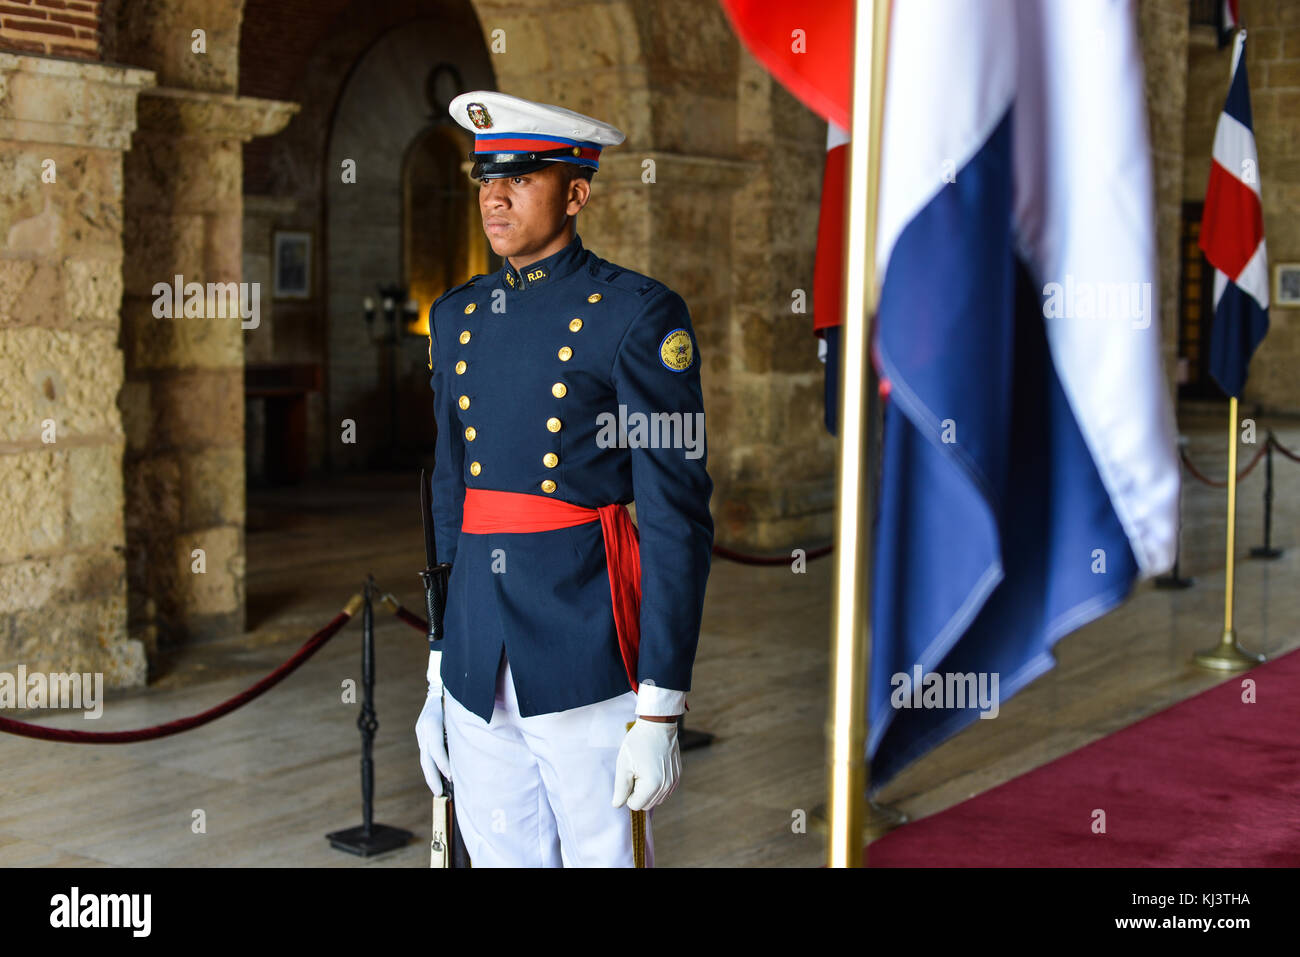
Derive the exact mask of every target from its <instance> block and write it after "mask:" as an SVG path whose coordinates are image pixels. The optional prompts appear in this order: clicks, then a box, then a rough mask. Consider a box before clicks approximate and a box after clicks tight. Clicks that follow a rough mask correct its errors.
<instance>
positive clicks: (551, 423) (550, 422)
mask: <svg viewBox="0 0 1300 957" xmlns="http://www.w3.org/2000/svg"><path fill="white" fill-rule="evenodd" d="M546 428H547V429H548V430H549V431H551V432H558V431H560V420H559V419H557V418H556V417H555V416H551V417H550V418H549V419H547V420H546Z"/></svg>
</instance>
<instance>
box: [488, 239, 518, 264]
mask: <svg viewBox="0 0 1300 957" xmlns="http://www.w3.org/2000/svg"><path fill="white" fill-rule="evenodd" d="M485 235H486V236H487V241H488V245H489V246H491V247H492V251H493V252H494V253H496V254H497V255H498V256H500V257H502V258H503V259H504V258H505V257H507V256H513V255H514V254H515V253H517V252H518V251H519V249H518V247H519V243H517V242H514V241H513V240H512V239H507V238H506V237H505V236H493V235H492V234H491V233H485Z"/></svg>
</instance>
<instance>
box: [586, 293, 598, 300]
mask: <svg viewBox="0 0 1300 957" xmlns="http://www.w3.org/2000/svg"><path fill="white" fill-rule="evenodd" d="M587 302H600V293H598V292H593V293H592V294H591V295H590V296H588V297H587Z"/></svg>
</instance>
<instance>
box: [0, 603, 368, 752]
mask: <svg viewBox="0 0 1300 957" xmlns="http://www.w3.org/2000/svg"><path fill="white" fill-rule="evenodd" d="M360 605H361V597H360V596H359V595H357V596H353V598H352V600H351V601H349V602H348V604H347V607H345V608H344V609H343V610H342V611H341V612H339V613H338V614H337V615H335V616H334V618H333V619H332V620H331V621H330V623H329V624H328V625H326V626H325V627H324V628H322V629H321V630H320V631H318V632H316V634H314V635H312V636H311V637H310V638H308V639H307V640H306V641H305V642H304V643H303V645H302V647H301V648H299V649H298V650H297V651H295V652H294V653H293V655H292V657H290V658H289V660H287V661H286V662H285V663H284V664H282V665H280V667H278V668H276V669H275V670H274V671H272V672H271V673H270V674H269V675H267V676H266V677H265V678H263V679H262V680H261V681H259V682H258V683H257V684H255V685H252V686H251V687H249V688H246V689H244V690H243V691H241V692H240V693H239V694H237V695H235V696H234V697H233V698H228V699H226V700H225V701H223V702H221V704H219V705H217V706H215V707H212V708H209V709H208V710H207V711H203V712H201V713H199V714H192V715H190V716H189V717H188V718H177V719H176V720H175V721H168V722H167V723H166V724H155V725H152V726H150V727H148V728H136V729H135V730H134V731H70V730H65V729H63V728H47V727H44V726H43V725H39V724H28V723H27V722H25V721H15V720H13V719H12V718H3V717H0V731H3V732H5V733H6V734H17V735H21V736H22V737H24V738H38V739H40V740H42V741H71V742H74V743H77V744H130V743H131V742H133V741H152V740H154V739H155V738H165V737H167V736H168V735H172V734H180V733H181V732H182V731H189V730H190V729H191V728H197V727H199V726H200V725H204V724H207V723H208V722H209V721H215V720H216V719H217V718H220V717H221V716H222V715H224V714H229V713H230V712H231V711H234V710H235V709H236V708H238V707H240V706H241V705H245V704H248V702H250V701H252V700H253V699H254V698H256V697H258V696H260V695H262V694H264V693H266V692H267V691H269V690H271V689H272V688H274V687H275V686H276V685H277V684H279V683H280V682H281V681H283V680H284V679H285V678H287V677H288V676H289V675H290V674H292V673H293V672H294V671H295V670H297V668H298V666H299V665H301V664H302V663H303V662H305V661H306V660H307V659H308V658H310V657H311V656H312V655H314V654H315V653H316V652H317V651H319V650H320V649H321V648H322V647H323V646H324V644H325V642H327V641H329V640H330V639H331V638H333V637H334V636H335V635H336V634H338V632H339V629H341V628H342V627H343V626H344V625H346V624H347V623H348V622H349V621H351V620H352V616H353V615H355V614H356V611H357V609H358V608H359V607H360Z"/></svg>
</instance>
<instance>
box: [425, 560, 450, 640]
mask: <svg viewBox="0 0 1300 957" xmlns="http://www.w3.org/2000/svg"><path fill="white" fill-rule="evenodd" d="M450 576H451V563H450V562H439V563H438V564H437V565H434V566H433V567H432V568H425V569H424V570H423V571H422V572H420V580H421V581H422V582H424V607H425V611H427V612H428V613H429V647H430V649H433V648H435V647H437V642H440V641H442V616H443V613H444V612H446V610H447V580H448V578H449V577H450Z"/></svg>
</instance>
